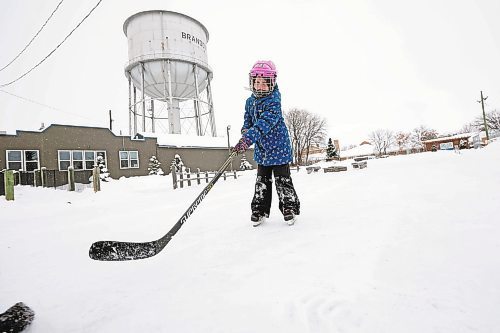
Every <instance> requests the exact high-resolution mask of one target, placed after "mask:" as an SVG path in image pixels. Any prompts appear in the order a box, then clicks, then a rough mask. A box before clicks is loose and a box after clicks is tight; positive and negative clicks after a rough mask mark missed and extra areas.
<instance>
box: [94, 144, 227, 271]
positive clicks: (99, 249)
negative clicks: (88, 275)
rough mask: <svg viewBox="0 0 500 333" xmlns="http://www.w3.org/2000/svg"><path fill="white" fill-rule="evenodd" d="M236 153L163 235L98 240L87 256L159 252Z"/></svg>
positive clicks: (123, 258)
mask: <svg viewBox="0 0 500 333" xmlns="http://www.w3.org/2000/svg"><path fill="white" fill-rule="evenodd" d="M236 155H237V153H236V152H232V153H231V155H229V157H228V159H227V160H226V162H225V163H224V164H223V165H222V166H221V167H220V169H219V170H218V171H217V174H216V175H215V177H214V178H213V179H212V180H211V181H210V183H208V184H207V186H205V188H204V189H203V191H201V193H200V194H199V195H198V197H197V198H196V200H195V201H194V202H193V203H192V204H191V206H189V208H188V209H187V210H186V211H185V212H184V214H182V216H181V218H180V219H179V220H178V221H177V223H176V224H175V225H174V226H173V227H172V229H170V231H169V232H167V233H166V234H165V235H164V236H163V237H161V238H160V239H157V240H155V241H151V242H144V243H132V242H118V241H99V242H95V243H93V244H92V245H91V246H90V249H89V257H90V258H91V259H94V260H100V261H126V260H137V259H146V258H150V257H152V256H155V255H157V254H158V253H160V252H161V251H162V250H163V248H164V247H165V246H166V245H167V244H168V242H170V240H171V239H172V237H174V235H175V234H176V233H177V231H179V229H180V228H181V227H182V225H183V224H184V223H185V222H186V220H187V219H188V218H189V217H190V216H191V214H193V212H194V210H195V209H196V207H198V205H199V204H200V202H201V201H202V200H203V199H204V198H205V196H206V195H207V193H208V192H209V191H210V190H211V189H212V187H213V186H214V184H215V183H216V182H217V180H218V179H219V178H220V176H221V175H222V173H223V172H224V171H225V170H226V169H227V167H228V165H229V164H230V163H231V161H232V160H233V158H234V157H235V156H236Z"/></svg>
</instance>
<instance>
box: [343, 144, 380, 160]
mask: <svg viewBox="0 0 500 333" xmlns="http://www.w3.org/2000/svg"><path fill="white" fill-rule="evenodd" d="M368 156H375V148H374V147H373V146H372V145H371V144H370V143H369V142H368V141H363V142H361V144H360V145H359V146H357V147H354V148H351V149H347V150H342V151H341V152H340V158H341V159H348V158H355V157H368Z"/></svg>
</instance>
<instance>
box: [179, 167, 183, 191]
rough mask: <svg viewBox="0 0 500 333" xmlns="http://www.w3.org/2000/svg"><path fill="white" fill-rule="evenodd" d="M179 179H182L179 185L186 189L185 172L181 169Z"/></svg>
mask: <svg viewBox="0 0 500 333" xmlns="http://www.w3.org/2000/svg"><path fill="white" fill-rule="evenodd" d="M179 178H180V180H179V183H180V184H181V188H183V187H184V172H183V171H182V169H181V172H180V173H179Z"/></svg>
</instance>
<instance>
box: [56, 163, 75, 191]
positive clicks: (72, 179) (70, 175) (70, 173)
mask: <svg viewBox="0 0 500 333" xmlns="http://www.w3.org/2000/svg"><path fill="white" fill-rule="evenodd" d="M54 178H55V177H54ZM54 182H55V181H54ZM74 190H75V169H74V168H73V167H72V166H70V167H69V168H68V191H74Z"/></svg>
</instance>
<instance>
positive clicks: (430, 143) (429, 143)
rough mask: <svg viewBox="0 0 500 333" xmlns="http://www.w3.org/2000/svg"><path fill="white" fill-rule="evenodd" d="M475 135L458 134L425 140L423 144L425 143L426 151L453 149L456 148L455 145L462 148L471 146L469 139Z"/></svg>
mask: <svg viewBox="0 0 500 333" xmlns="http://www.w3.org/2000/svg"><path fill="white" fill-rule="evenodd" d="M473 135H474V134H472V133H463V134H456V135H452V136H446V137H442V138H437V139H432V140H424V141H422V144H423V145H424V150H425V151H433V150H452V149H455V147H458V148H461V149H462V148H469V139H470V138H471V137H472V136H473Z"/></svg>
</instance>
